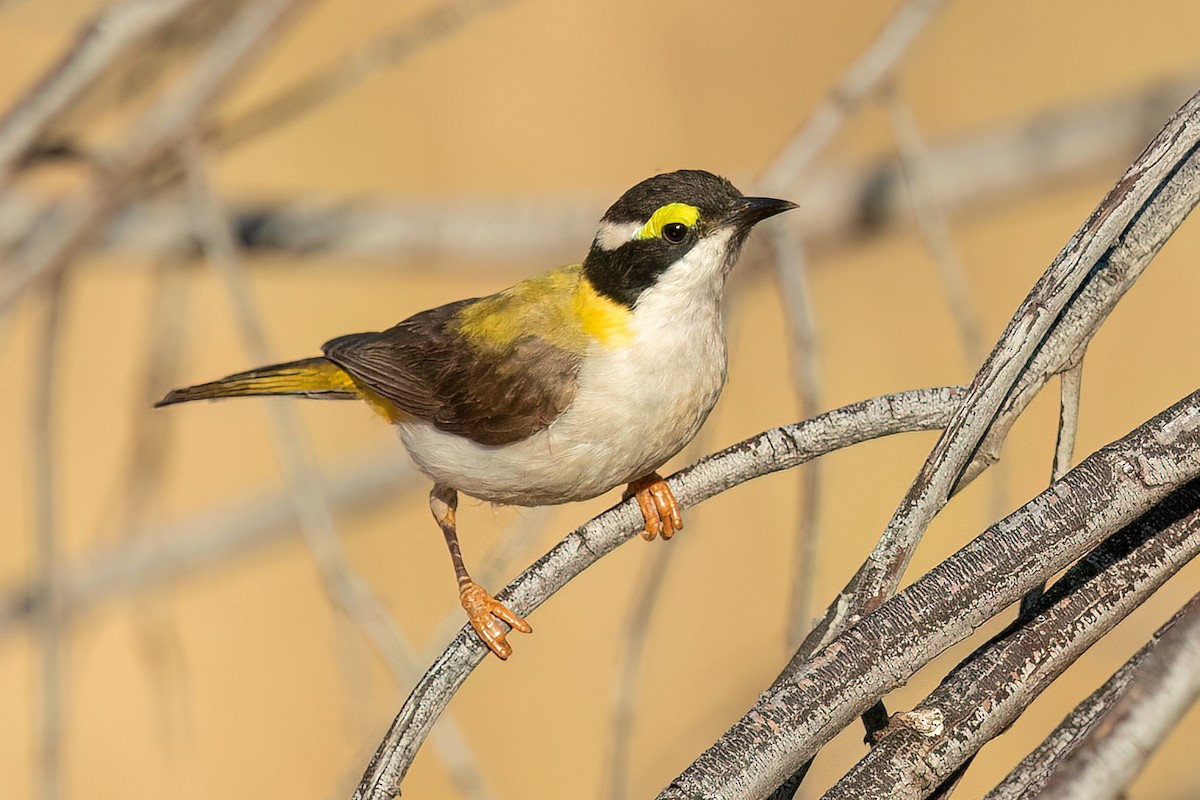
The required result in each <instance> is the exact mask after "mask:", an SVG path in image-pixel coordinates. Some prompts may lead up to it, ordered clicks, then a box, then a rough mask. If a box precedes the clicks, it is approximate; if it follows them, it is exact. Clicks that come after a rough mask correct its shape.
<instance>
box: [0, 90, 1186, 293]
mask: <svg viewBox="0 0 1200 800" xmlns="http://www.w3.org/2000/svg"><path fill="white" fill-rule="evenodd" d="M1196 82H1197V81H1196V78H1195V76H1191V75H1189V76H1188V77H1186V78H1172V79H1170V80H1166V81H1162V82H1159V83H1155V84H1153V85H1151V86H1149V87H1147V88H1144V89H1142V90H1139V91H1136V92H1130V93H1124V94H1120V95H1115V96H1113V97H1110V98H1106V99H1102V100H1098V101H1095V102H1091V103H1086V104H1080V105H1077V106H1071V107H1068V108H1065V109H1058V110H1055V111H1053V112H1048V113H1045V114H1042V115H1039V116H1037V117H1034V118H1032V119H1029V120H1026V121H1024V122H1020V123H1014V124H1010V125H1004V126H1000V127H998V128H995V129H989V130H987V131H985V132H982V133H979V134H975V135H972V136H967V137H962V138H959V139H955V140H951V141H947V142H939V143H936V144H935V145H933V146H931V149H930V152H929V162H930V173H931V175H932V177H933V179H934V180H935V181H936V183H937V185H938V187H939V188H940V189H941V195H942V201H943V205H944V207H945V208H946V210H947V213H949V214H950V215H951V216H954V217H958V216H964V215H969V214H979V213H981V212H987V211H992V210H994V209H996V208H997V207H998V206H1002V205H1004V204H1006V203H1010V202H1013V201H1015V200H1017V199H1019V198H1020V197H1026V196H1030V195H1032V194H1033V193H1035V192H1036V191H1038V190H1043V189H1046V188H1047V187H1061V186H1062V185H1063V184H1064V183H1070V182H1077V181H1080V180H1083V179H1086V178H1090V177H1092V176H1095V175H1096V174H1098V172H1099V171H1100V170H1102V169H1108V168H1109V167H1111V166H1113V165H1114V164H1119V165H1121V166H1123V165H1125V164H1128V163H1129V160H1130V159H1132V158H1133V157H1134V156H1136V155H1137V152H1138V150H1139V149H1140V148H1141V147H1142V146H1143V145H1144V144H1145V142H1146V141H1147V139H1149V138H1150V137H1152V136H1153V135H1154V134H1155V132H1157V131H1158V130H1159V129H1160V128H1161V126H1162V120H1163V119H1164V118H1165V117H1167V116H1169V115H1170V114H1171V113H1172V112H1173V111H1175V110H1176V109H1177V108H1178V107H1179V104H1180V102H1182V101H1183V100H1184V99H1186V98H1187V96H1188V95H1189V94H1191V91H1190V89H1192V88H1194V87H1195V85H1196ZM902 187H903V181H902V179H901V177H900V173H899V169H898V167H897V166H896V165H895V164H894V163H892V162H891V161H890V160H881V161H878V162H871V163H867V164H863V165H859V166H851V167H844V166H835V165H829V164H822V165H818V166H814V168H813V169H812V170H811V172H810V174H809V175H808V177H807V178H806V179H805V180H804V182H803V185H801V186H796V187H793V188H791V189H790V190H789V191H788V194H787V197H788V199H791V200H794V201H796V202H798V203H799V204H800V208H799V209H797V210H796V211H793V212H792V213H791V214H789V217H794V218H795V219H794V220H789V223H790V224H795V225H796V226H797V227H798V228H799V230H800V232H801V233H802V234H803V236H804V240H805V242H806V243H807V244H808V245H809V247H810V249H811V251H812V253H813V254H814V256H821V255H824V254H826V253H828V252H830V251H831V250H836V249H838V248H842V247H845V246H847V245H853V244H854V243H855V242H860V241H862V239H863V238H864V237H866V236H871V235H874V234H877V233H879V232H881V231H883V230H888V229H892V228H895V227H897V226H899V225H902V224H905V223H907V222H908V221H909V219H910V218H911V216H912V215H911V212H910V209H909V206H908V203H907V200H906V197H905V193H904V191H903V188H902ZM602 202H603V198H598V197H586V196H580V195H565V196H561V197H549V198H544V199H541V200H536V201H521V202H506V203H503V204H497V203H469V202H467V201H455V202H447V201H445V200H442V199H437V198H421V199H418V200H406V201H389V200H386V199H385V200H380V201H373V200H368V199H364V198H360V199H356V200H354V201H352V202H347V201H345V200H339V199H328V198H327V199H324V200H322V199H320V198H316V199H313V198H306V199H304V200H302V201H296V200H285V201H281V202H278V203H276V202H265V203H250V204H236V205H235V206H234V212H233V220H231V223H230V224H231V227H233V228H234V229H235V230H236V231H237V233H238V239H239V241H240V242H241V244H242V245H243V247H246V248H249V249H252V250H262V251H268V252H280V251H282V252H287V253H298V254H301V255H306V256H311V254H313V253H321V254H322V256H323V257H329V258H359V259H364V258H365V259H369V260H368V261H366V262H365V265H379V264H387V265H388V268H389V269H395V268H396V267H397V266H398V264H397V262H400V263H399V266H403V263H404V262H406V261H409V262H412V261H413V260H420V262H421V263H422V264H423V265H427V263H428V260H427V259H425V258H424V256H426V255H428V254H431V253H436V254H438V256H439V258H440V259H441V262H440V263H439V269H445V270H459V269H462V270H465V269H468V268H470V264H471V262H474V261H478V260H480V259H491V260H493V261H494V260H495V259H496V257H497V256H498V255H499V256H500V257H502V258H503V260H504V261H505V262H506V263H511V264H519V265H521V266H522V267H524V266H527V265H528V264H529V263H531V262H543V261H546V260H548V259H553V258H559V257H564V258H565V257H569V255H570V253H572V252H573V250H574V248H575V247H576V246H577V245H578V242H580V241H585V240H589V239H590V237H591V236H592V235H593V234H594V233H595V227H596V213H597V211H596V210H597V208H598V207H599V208H602V207H603V206H602ZM46 214H47V207H46V206H45V204H44V203H42V202H39V201H36V200H34V199H33V198H31V197H30V196H29V195H25V194H19V193H16V192H9V193H7V194H2V195H0V251H5V250H9V249H11V248H13V247H14V246H15V245H16V244H17V243H19V242H20V241H21V240H22V239H23V238H24V237H25V236H26V235H27V234H28V232H29V230H30V229H31V228H32V227H33V226H34V225H35V223H36V222H37V220H38V219H40V218H41V217H43V216H45V215H46ZM189 225H190V220H189V219H188V214H187V209H186V207H185V206H184V205H183V204H182V203H180V202H177V201H175V200H173V199H170V198H167V197H159V198H156V199H155V201H154V202H152V203H141V204H139V205H136V206H131V207H129V208H127V209H126V210H125V211H124V212H123V213H122V214H120V215H118V216H117V217H115V218H114V219H113V220H112V222H111V224H110V225H109V226H108V227H106V228H105V229H104V230H103V231H102V232H101V234H100V235H99V236H98V237H96V240H95V241H94V242H93V244H94V245H95V246H97V247H102V248H107V249H116V250H121V251H131V252H137V253H154V254H157V253H160V252H162V251H163V250H164V249H169V248H172V247H177V246H178V245H179V244H180V242H185V243H186V242H187V237H188V236H190V232H189V231H190V229H189V227H188V226H189ZM754 241H755V240H753V239H752V240H751V243H753V242H754ZM418 257H420V258H418ZM112 263H117V262H116V261H115V260H110V261H108V262H105V265H107V264H112ZM102 268H107V267H106V266H102ZM422 268H425V267H424V266H423V267H422Z"/></svg>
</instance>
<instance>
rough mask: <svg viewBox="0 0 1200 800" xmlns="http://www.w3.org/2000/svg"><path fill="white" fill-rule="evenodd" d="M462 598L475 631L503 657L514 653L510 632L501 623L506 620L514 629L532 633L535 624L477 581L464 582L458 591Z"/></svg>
mask: <svg viewBox="0 0 1200 800" xmlns="http://www.w3.org/2000/svg"><path fill="white" fill-rule="evenodd" d="M458 599H459V602H461V603H462V607H463V610H464V611H466V612H467V619H468V620H469V621H470V623H471V627H472V628H474V629H475V633H476V634H477V635H478V636H479V638H480V639H482V640H483V643H484V644H486V645H487V646H488V648H489V649H490V650H491V651H492V652H493V653H495V654H496V655H497V656H499V657H500V658H501V659H502V660H503V659H506V658H508V657H509V656H510V655H512V645H510V644H509V643H508V640H507V638H506V637H507V635H508V632H507V631H506V630H505V629H504V626H503V625H501V624H500V623H501V622H503V623H506V624H507V625H508V626H509V627H511V628H512V629H513V630H515V631H520V632H521V633H533V628H531V627H530V625H529V623H528V622H526V621H525V620H524V618H522V617H520V616H518V615H517V614H515V613H513V612H512V611H511V610H510V609H509V608H508V607H507V606H505V605H504V604H503V603H501V602H500V601H499V600H497V599H496V598H494V597H492V596H491V595H490V594H488V593H487V591H486V590H485V589H484V588H483V587H482V586H480V585H479V584H478V583H475V582H474V581H468V582H466V583H464V584H463V585H462V588H461V589H459V593H458Z"/></svg>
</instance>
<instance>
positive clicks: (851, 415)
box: [355, 387, 960, 800]
mask: <svg viewBox="0 0 1200 800" xmlns="http://www.w3.org/2000/svg"><path fill="white" fill-rule="evenodd" d="M959 392H960V390H959V389H958V388H956V387H941V388H938V389H921V390H915V391H911V392H901V393H899V394H894V395H887V396H885V397H880V398H875V399H873V400H866V401H863V402H860V403H855V404H853V405H850V406H844V407H842V408H839V409H835V410H833V411H830V412H827V413H825V414H822V415H820V416H818V417H814V418H813V419H809V420H804V421H802V422H798V423H796V424H794V425H788V426H785V427H783V428H774V429H772V430H769V431H766V432H765V433H762V434H759V435H758V436H755V437H752V438H750V439H747V440H745V441H743V442H741V443H739V444H736V445H733V446H732V447H729V448H726V449H725V450H722V451H721V452H719V453H716V454H714V455H712V456H709V457H707V458H705V459H702V460H700V461H699V462H697V463H696V464H693V465H691V466H690V467H688V468H686V469H683V470H681V471H679V472H678V473H676V474H675V475H673V476H671V477H670V478H669V479H668V482H669V483H670V486H671V488H672V490H673V492H674V494H675V497H676V498H677V499H678V500H679V502H680V503H681V505H683V506H684V507H688V506H692V505H695V504H697V503H699V502H702V501H703V500H706V499H708V498H710V497H713V496H715V495H716V494H719V493H720V492H723V491H725V490H727V489H730V488H732V487H734V486H736V485H738V484H740V483H742V482H744V481H747V480H751V479H752V478H756V477H760V476H762V475H766V474H770V473H772V472H778V471H779V470H783V469H790V468H792V467H795V466H796V465H798V464H802V463H804V462H806V461H809V460H811V459H813V458H816V457H818V456H820V455H823V454H824V453H828V452H831V451H833V450H836V449H838V448H841V447H847V446H849V445H851V444H855V443H857V442H861V441H866V440H868V439H874V438H878V437H880V436H885V435H890V434H893V433H901V432H905V431H912V430H931V429H936V428H938V427H940V425H941V424H942V423H943V422H944V421H945V420H946V419H948V418H949V416H950V414H951V411H952V409H953V408H954V407H955V406H956V404H957V402H958V398H959V397H960V394H959ZM641 524H642V523H641V513H640V512H639V511H638V510H637V505H636V503H635V502H634V501H633V500H629V501H626V502H623V503H621V504H619V505H617V506H615V507H614V508H611V509H609V510H608V511H606V512H604V513H603V514H601V515H600V516H598V517H596V518H594V519H592V520H591V521H590V522H588V523H585V524H584V525H583V526H581V527H580V528H578V529H576V530H575V531H574V532H572V533H570V534H568V535H567V537H566V538H565V539H563V540H562V541H561V542H559V544H558V545H557V546H555V547H554V548H553V549H552V550H551V551H550V552H549V553H547V554H546V555H544V556H542V558H541V559H540V560H539V561H538V562H537V563H536V564H534V565H533V566H531V567H530V568H529V569H527V570H526V571H525V572H524V573H522V574H521V575H520V576H518V577H517V578H516V579H515V580H514V581H513V582H512V583H510V584H509V585H508V586H507V587H506V588H505V589H504V591H502V592H501V593H500V594H499V595H498V598H499V599H501V600H502V601H503V602H504V603H505V605H507V606H508V607H509V608H511V609H513V610H514V611H515V612H516V613H518V614H521V615H522V616H527V615H528V614H530V613H531V612H532V611H533V610H534V609H536V608H537V607H538V606H539V605H541V604H542V603H544V602H545V601H546V600H547V599H549V598H550V597H551V596H552V595H553V594H554V593H555V592H557V591H558V590H559V589H561V588H562V587H563V586H565V585H566V584H567V583H568V582H569V581H570V580H571V579H572V578H574V577H576V576H577V575H579V574H580V573H581V572H583V570H585V569H587V567H589V566H591V565H592V564H594V563H595V562H596V561H597V560H599V559H600V558H602V557H603V556H604V555H606V554H607V553H609V552H611V551H612V550H614V549H615V548H616V547H617V546H618V545H620V544H622V543H623V542H626V541H628V540H629V539H631V538H632V537H634V536H635V535H636V534H637V532H638V531H640V530H641ZM486 653H487V649H486V647H485V646H484V645H483V644H482V643H481V642H480V641H479V638H478V637H477V636H475V634H474V632H473V631H472V630H471V629H470V627H465V628H463V629H462V630H460V631H459V634H458V636H456V637H455V639H454V641H453V642H451V643H450V644H449V645H448V646H447V648H446V650H445V651H444V652H443V653H442V654H441V656H439V657H438V658H437V659H436V660H435V661H434V663H433V666H432V667H431V668H430V669H429V671H427V672H426V673H425V676H424V677H423V678H422V679H421V682H420V683H419V684H418V685H417V687H416V688H415V689H414V690H413V692H412V694H410V695H409V697H408V700H407V701H406V702H405V704H404V706H403V708H401V709H400V713H399V714H398V715H397V717H396V720H395V721H394V722H393V723H392V727H391V729H390V730H389V731H388V733H387V735H386V736H385V737H384V739H383V742H382V743H381V744H380V745H379V748H378V749H377V750H376V752H375V756H374V757H373V758H372V759H371V763H370V765H369V766H368V767H367V770H366V773H365V774H364V775H363V779H362V781H361V783H360V784H359V787H358V790H357V791H356V792H355V797H356V798H361V799H367V798H369V800H380V799H381V798H388V797H394V796H395V795H396V793H397V792H398V791H399V785H400V781H401V779H402V778H403V777H404V774H405V773H406V772H407V770H408V767H409V765H410V764H411V763H412V759H413V757H414V756H415V755H416V752H417V749H418V748H419V747H420V746H421V742H422V741H423V740H424V739H425V737H426V735H427V734H428V732H429V730H430V728H432V726H433V723H434V722H435V721H436V720H437V719H438V717H439V716H440V715H441V714H442V712H443V711H444V709H445V707H446V704H447V703H449V701H450V698H451V697H453V696H454V693H455V692H456V691H457V690H458V689H459V687H461V686H462V684H463V683H464V682H465V681H466V679H467V676H468V675H469V674H470V673H471V671H472V670H473V669H474V668H475V667H476V666H478V665H479V663H480V662H481V661H483V658H484V656H485V655H486Z"/></svg>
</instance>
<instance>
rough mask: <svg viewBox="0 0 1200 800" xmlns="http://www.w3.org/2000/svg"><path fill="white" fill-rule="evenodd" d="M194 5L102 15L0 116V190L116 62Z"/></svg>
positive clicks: (191, 0)
mask: <svg viewBox="0 0 1200 800" xmlns="http://www.w3.org/2000/svg"><path fill="white" fill-rule="evenodd" d="M196 5H199V3H197V2H196V0H126V2H124V3H121V4H119V5H114V6H111V7H108V8H104V9H103V10H101V11H100V13H99V14H97V15H96V17H95V18H94V19H93V20H92V21H91V22H89V23H88V25H87V26H86V27H85V28H84V29H83V30H82V32H81V33H80V34H79V35H78V36H77V37H76V39H75V41H74V43H73V44H72V45H71V46H70V47H69V48H68V49H67V51H66V52H65V53H64V54H63V56H62V57H61V58H60V59H59V61H58V63H56V64H55V65H54V66H53V67H51V68H50V70H49V71H47V72H46V74H45V75H44V76H43V77H42V79H41V80H40V81H38V83H37V84H36V85H35V86H34V87H33V88H32V89H30V90H29V92H27V93H26V94H25V96H24V97H22V98H21V99H20V100H18V101H17V102H16V103H14V104H13V105H12V106H11V107H10V108H9V109H8V111H7V112H6V113H5V114H4V116H3V117H0V187H2V186H4V184H6V183H7V182H8V179H9V176H10V175H11V173H12V171H13V169H14V168H15V167H16V165H17V162H18V161H19V160H20V159H22V158H23V157H25V156H26V155H27V154H28V153H29V152H30V151H32V150H34V149H35V148H36V146H37V143H38V140H39V138H40V137H42V136H43V135H45V134H46V133H47V131H48V130H50V129H51V128H52V127H53V126H54V125H55V123H56V122H57V121H58V120H59V119H60V118H61V117H62V116H63V115H65V114H68V113H71V111H72V109H73V107H74V106H75V105H76V104H77V103H78V102H79V101H80V99H81V97H82V96H83V95H84V93H85V92H87V91H88V90H89V89H91V88H92V86H94V85H95V83H96V82H97V81H99V80H101V78H102V77H103V76H104V75H105V73H106V72H107V71H108V70H109V69H110V68H112V66H113V65H114V64H115V63H117V62H118V61H119V60H120V59H121V58H122V57H123V56H126V55H127V54H128V53H129V52H130V51H134V50H137V49H138V48H139V46H140V45H142V44H143V43H144V42H145V41H146V40H147V39H148V38H149V37H151V36H153V35H154V34H155V33H156V32H158V31H159V30H160V29H161V28H162V27H163V26H164V25H165V24H167V23H169V22H171V21H172V20H176V19H179V17H181V16H182V15H183V14H184V13H186V12H188V11H189V9H191V8H192V7H193V6H196Z"/></svg>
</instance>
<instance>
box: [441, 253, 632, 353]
mask: <svg viewBox="0 0 1200 800" xmlns="http://www.w3.org/2000/svg"><path fill="white" fill-rule="evenodd" d="M632 319H633V313H632V312H631V311H630V310H629V309H628V308H626V307H625V306H623V305H621V304H620V303H617V302H615V301H613V300H610V299H609V298H607V297H604V296H603V295H601V294H600V293H599V292H597V291H596V289H595V287H594V286H592V284H591V283H590V282H589V281H588V280H587V278H585V277H584V276H583V266H582V265H580V264H573V265H571V266H569V267H562V268H561V269H556V270H554V271H553V272H547V273H546V274H545V275H539V276H538V277H536V278H530V279H529V280H526V281H521V282H520V283H518V284H517V285H515V286H512V287H510V288H508V289H505V290H504V291H503V292H499V293H498V294H494V295H491V296H490V297H484V298H481V299H480V300H477V301H476V302H474V303H472V304H470V305H468V306H467V307H466V308H464V309H463V310H462V311H460V312H459V313H458V319H457V323H458V332H459V333H461V334H462V335H463V336H465V337H466V338H467V339H469V340H470V341H471V342H473V343H475V344H476V345H477V346H478V345H483V346H486V347H495V348H505V347H508V346H509V345H511V344H512V343H513V342H515V341H517V340H518V339H521V338H524V337H526V336H535V337H537V338H538V339H541V340H542V341H544V342H547V343H549V344H552V345H554V346H555V347H558V348H560V349H562V350H566V351H568V352H571V353H583V352H584V351H585V350H587V348H588V346H589V345H590V344H591V343H592V342H597V343H599V344H600V345H602V346H604V347H615V346H618V345H622V344H625V343H627V342H628V341H629V340H630V339H631V338H632V336H633V332H632V328H631V321H632Z"/></svg>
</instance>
